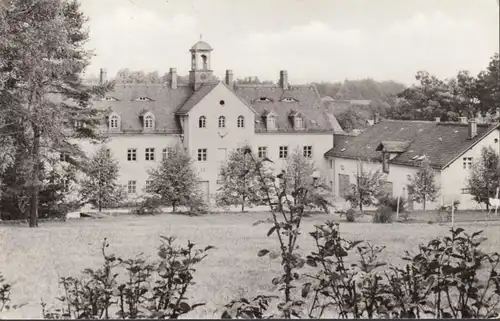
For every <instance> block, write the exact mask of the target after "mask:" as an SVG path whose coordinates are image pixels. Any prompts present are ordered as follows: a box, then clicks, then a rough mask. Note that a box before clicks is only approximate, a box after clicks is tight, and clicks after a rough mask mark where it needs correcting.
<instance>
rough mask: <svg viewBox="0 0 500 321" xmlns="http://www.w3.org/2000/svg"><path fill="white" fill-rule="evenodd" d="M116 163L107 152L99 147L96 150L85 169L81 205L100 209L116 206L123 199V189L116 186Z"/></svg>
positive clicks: (81, 189)
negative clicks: (111, 205) (88, 204)
mask: <svg viewBox="0 0 500 321" xmlns="http://www.w3.org/2000/svg"><path fill="white" fill-rule="evenodd" d="M118 171H119V168H118V161H117V160H115V159H113V157H112V155H111V154H110V152H109V150H108V149H107V148H105V147H101V148H99V149H98V150H97V152H96V153H95V155H94V156H93V157H92V159H91V160H90V161H89V162H88V164H87V166H86V169H85V178H84V179H83V180H82V183H81V188H80V195H81V198H82V202H83V203H90V204H92V205H94V206H96V207H97V208H98V210H99V212H101V210H102V208H103V207H105V206H108V205H110V204H116V203H118V202H120V201H121V200H122V199H123V198H124V194H125V193H124V187H123V186H120V185H118V183H117V180H118Z"/></svg>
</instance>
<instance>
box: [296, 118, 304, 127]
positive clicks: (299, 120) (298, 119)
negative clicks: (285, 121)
mask: <svg viewBox="0 0 500 321" xmlns="http://www.w3.org/2000/svg"><path fill="white" fill-rule="evenodd" d="M302 124H303V121H302V117H298V116H297V117H295V128H302Z"/></svg>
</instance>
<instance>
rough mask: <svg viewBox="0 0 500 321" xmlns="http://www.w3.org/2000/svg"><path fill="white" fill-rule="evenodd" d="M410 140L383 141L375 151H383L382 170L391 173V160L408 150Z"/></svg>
mask: <svg viewBox="0 0 500 321" xmlns="http://www.w3.org/2000/svg"><path fill="white" fill-rule="evenodd" d="M410 144H411V142H410V141H382V142H381V143H380V144H379V145H378V146H377V148H376V149H375V151H377V152H382V170H383V172H384V173H389V161H390V160H392V159H394V158H396V157H397V156H399V155H400V154H402V153H404V152H406V151H407V150H408V147H409V146H410Z"/></svg>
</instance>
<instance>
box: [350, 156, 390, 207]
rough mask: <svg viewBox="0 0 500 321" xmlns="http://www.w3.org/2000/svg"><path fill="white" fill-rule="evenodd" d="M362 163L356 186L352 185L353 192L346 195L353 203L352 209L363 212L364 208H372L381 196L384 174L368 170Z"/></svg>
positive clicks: (358, 170)
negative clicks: (356, 208)
mask: <svg viewBox="0 0 500 321" xmlns="http://www.w3.org/2000/svg"><path fill="white" fill-rule="evenodd" d="M363 165H364V164H363V163H362V161H360V162H359V165H358V169H357V172H356V176H355V177H356V184H351V192H350V193H349V194H348V195H346V200H347V201H349V202H351V206H352V207H359V210H360V212H361V213H362V212H363V206H370V205H373V204H374V203H375V199H376V197H377V196H379V194H380V190H381V183H382V180H383V178H384V176H385V175H384V174H383V173H382V172H381V171H380V170H379V169H377V170H366V169H365V168H364V166H363Z"/></svg>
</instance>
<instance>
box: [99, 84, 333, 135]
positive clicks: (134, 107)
mask: <svg viewBox="0 0 500 321" xmlns="http://www.w3.org/2000/svg"><path fill="white" fill-rule="evenodd" d="M217 84H223V85H224V86H226V87H228V86H227V85H226V84H224V83H221V82H219V83H210V84H204V85H202V86H200V88H199V89H198V90H196V91H195V92H194V93H193V90H192V89H191V88H190V87H189V86H188V85H185V84H179V85H178V86H177V88H176V89H172V88H170V87H169V86H168V85H165V84H117V85H115V88H114V90H113V91H111V92H108V93H106V97H113V98H116V99H118V100H117V101H113V100H111V101H109V100H108V101H107V100H101V101H96V102H95V105H96V107H97V108H99V109H101V110H109V111H110V112H111V111H113V112H116V113H117V114H118V115H119V116H120V117H121V131H122V132H131V133H134V132H142V130H143V127H142V124H141V120H140V116H141V115H143V114H144V113H145V112H147V111H151V112H152V113H153V115H154V116H155V130H154V131H153V132H158V133H174V134H175V133H182V128H181V126H180V123H179V122H178V121H177V120H176V117H175V115H176V114H177V115H179V114H180V115H185V114H186V113H188V112H189V111H190V110H191V109H192V108H193V107H194V106H196V104H198V103H199V102H200V101H201V100H202V99H203V97H205V96H206V95H207V94H208V93H209V92H210V91H211V90H212V89H213V88H215V87H216V86H217ZM228 88H229V87H228ZM230 90H231V89H230ZM233 92H234V93H235V94H236V96H237V97H238V98H239V99H241V101H242V102H243V103H245V104H246V105H248V106H249V108H250V109H252V110H253V112H254V113H256V124H255V130H256V132H266V131H267V129H266V127H265V122H264V115H265V114H266V113H269V112H274V113H275V114H276V115H277V116H278V119H277V125H278V129H277V130H274V131H273V132H289V131H294V128H293V124H292V121H291V119H290V117H289V115H290V112H291V111H295V112H297V113H299V114H301V115H302V116H303V118H304V122H303V124H304V127H305V129H304V130H300V132H332V133H333V132H337V133H341V132H343V131H342V128H341V127H340V125H339V123H338V121H337V119H336V118H335V116H334V115H333V113H331V112H330V111H329V110H328V108H326V107H325V105H324V104H323V102H322V101H321V98H320V96H319V94H318V92H317V90H316V87H314V86H309V85H307V86H291V87H289V89H287V90H283V89H282V88H281V87H280V86H276V85H236V86H235V87H234V90H233ZM139 97H146V98H149V99H151V101H137V100H136V99H137V98H139ZM261 97H265V98H268V99H269V102H261V101H260V98H261ZM284 98H292V100H289V101H282V99H284ZM102 124H103V126H104V125H105V122H104V120H103V122H102Z"/></svg>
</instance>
